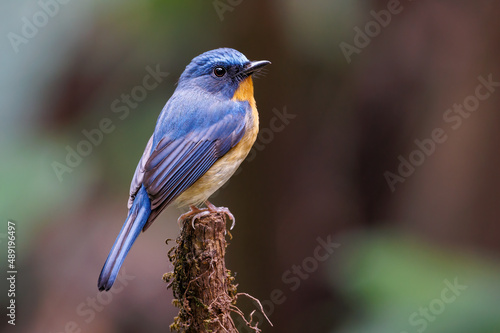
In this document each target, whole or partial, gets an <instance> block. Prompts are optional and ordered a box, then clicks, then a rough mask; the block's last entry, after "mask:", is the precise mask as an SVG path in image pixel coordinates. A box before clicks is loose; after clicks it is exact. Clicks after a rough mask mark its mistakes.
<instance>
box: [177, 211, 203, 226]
mask: <svg viewBox="0 0 500 333" xmlns="http://www.w3.org/2000/svg"><path fill="white" fill-rule="evenodd" d="M208 214H210V212H209V211H208V209H207V208H201V209H200V208H198V207H196V206H189V212H187V213H184V214H182V215H181V216H179V218H178V219H177V224H178V225H179V229H182V226H181V223H182V221H184V220H186V219H188V218H191V223H192V225H193V229H194V221H196V219H199V218H200V217H202V216H205V215H208Z"/></svg>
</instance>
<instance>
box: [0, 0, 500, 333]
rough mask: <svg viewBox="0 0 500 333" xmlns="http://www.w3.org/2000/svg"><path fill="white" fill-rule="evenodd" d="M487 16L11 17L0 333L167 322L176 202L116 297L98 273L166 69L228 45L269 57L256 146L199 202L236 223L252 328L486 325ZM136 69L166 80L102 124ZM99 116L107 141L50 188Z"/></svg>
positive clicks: (460, 328)
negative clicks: (13, 236)
mask: <svg viewBox="0 0 500 333" xmlns="http://www.w3.org/2000/svg"><path fill="white" fill-rule="evenodd" d="M61 2H64V1H61ZM40 13H42V14H40ZM44 13H45V14H44ZM499 13H500V3H498V2H497V1H493V0H490V1H488V0H480V1H452V0H449V1H424V0H422V1H409V0H408V1H407V0H403V1H396V0H390V1H347V0H334V1H307V2H304V1H297V0H293V1H284V0H282V1H262V0H260V1H243V0H242V1H229V0H216V1H199V0H198V1H186V2H182V3H178V2H173V1H157V0H147V1H142V2H140V3H138V2H132V1H120V2H118V1H111V2H107V3H101V2H97V1H87V2H83V3H82V2H76V1H73V2H68V3H65V4H63V3H60V2H56V0H53V1H51V0H42V1H41V2H36V1H24V2H15V3H14V2H13V3H8V4H4V5H3V10H2V11H1V14H0V15H1V17H2V20H0V22H2V23H1V26H2V33H3V35H4V36H5V38H3V39H2V42H1V43H2V48H1V50H2V51H1V56H2V61H1V63H0V66H1V67H0V68H1V69H2V76H1V79H0V85H1V87H2V89H0V94H1V98H0V101H1V102H0V103H2V104H3V106H2V110H1V121H0V126H1V131H0V149H1V150H0V151H1V154H2V155H1V157H2V158H1V162H0V170H1V171H2V172H1V173H0V177H1V182H0V184H1V185H0V199H1V200H0V208H1V209H0V214H1V215H0V217H1V219H2V221H4V222H5V224H3V223H2V225H4V227H2V229H1V230H0V247H1V248H2V250H1V252H0V253H6V248H7V242H6V221H7V220H8V219H10V220H13V221H15V222H16V223H17V252H18V255H17V265H18V275H17V290H16V291H17V292H16V304H17V318H16V319H17V321H16V326H15V327H13V326H11V325H8V324H7V320H8V318H7V317H6V316H5V315H4V316H3V319H2V321H1V322H0V327H1V328H2V331H5V332H50V333H60V332H93V333H100V332H165V331H167V330H168V326H169V325H170V323H171V322H172V321H173V317H174V316H175V315H176V313H177V309H176V308H174V307H173V306H172V305H171V300H172V293H171V291H170V290H167V289H166V285H165V283H163V282H162V280H161V277H162V274H163V273H164V272H167V271H169V270H170V269H171V266H170V264H169V263H168V260H167V257H166V254H167V251H168V250H169V249H170V247H171V245H165V240H166V239H168V238H170V239H173V238H175V237H177V235H178V233H179V230H178V227H177V224H176V223H175V221H176V219H177V216H178V215H179V214H180V213H181V210H179V209H176V208H174V207H172V208H169V209H168V210H167V211H165V213H163V214H162V215H161V217H160V218H159V219H158V220H157V222H156V223H155V224H154V225H153V226H152V227H151V228H150V229H149V230H148V232H146V233H144V234H142V235H141V236H140V237H139V239H138V241H137V242H136V244H135V245H134V247H133V249H132V250H131V252H130V253H129V255H128V257H127V260H126V261H125V264H124V266H123V272H124V273H125V274H124V275H123V276H122V279H121V280H119V281H118V282H117V284H116V285H115V287H114V289H115V290H114V291H113V292H111V293H108V294H100V293H98V291H97V286H96V284H97V277H98V274H99V272H100V269H101V267H102V264H103V263H104V260H105V259H106V256H107V254H108V251H109V249H110V247H111V245H112V243H113V241H114V239H115V237H116V235H117V233H118V231H119V229H120V228H121V225H122V223H123V221H124V219H125V217H126V213H127V210H126V203H127V198H128V188H129V185H130V180H131V177H132V175H133V172H134V170H135V166H136V164H137V162H138V160H139V158H140V156H141V154H142V152H143V150H144V147H145V144H146V142H147V140H148V138H149V136H150V135H151V133H152V131H153V129H154V125H155V121H156V118H157V116H158V114H159V112H160V111H161V109H162V107H163V105H164V104H165V102H166V101H167V100H168V98H169V97H170V95H171V94H172V92H173V90H174V89H175V84H176V82H177V79H178V77H179V75H180V74H181V73H182V71H183V69H184V67H185V66H186V65H187V64H188V63H189V61H190V60H191V59H192V58H193V57H195V56H196V55H198V54H200V53H202V52H204V51H207V50H210V49H214V48H218V47H223V46H224V47H232V48H235V49H237V50H239V51H241V52H243V53H244V54H245V55H246V56H247V57H248V58H250V59H252V60H262V59H267V60H270V61H272V65H271V66H269V68H268V70H267V73H266V75H264V76H261V77H260V78H258V79H257V80H256V81H255V94H256V100H257V104H258V107H259V111H260V117H261V126H260V127H261V133H262V134H261V136H260V137H259V139H258V140H257V145H256V146H255V148H254V151H253V153H252V154H251V156H250V158H249V160H248V161H245V162H244V163H243V164H242V166H241V170H240V172H239V173H238V174H237V175H235V176H234V177H233V178H232V179H231V181H230V182H229V184H228V185H227V186H225V187H224V188H223V189H222V190H221V191H219V192H218V193H217V195H216V196H215V197H214V198H213V200H212V201H213V202H214V203H215V204H216V205H221V206H222V205H223V206H227V207H229V208H230V209H231V211H232V212H233V214H234V215H235V216H236V218H237V220H238V221H237V225H236V228H235V229H234V231H233V232H232V234H233V239H232V240H231V242H230V243H231V244H230V247H229V249H228V252H229V254H228V263H227V265H228V267H229V268H230V269H231V270H232V271H234V272H237V276H236V278H237V282H238V283H239V290H240V291H243V292H247V293H249V294H251V295H253V296H255V297H257V298H259V299H261V300H262V301H264V303H265V305H266V309H267V313H268V315H269V317H270V319H271V321H272V322H273V324H274V327H270V326H269V325H268V324H265V323H264V324H263V325H262V328H263V331H264V332H332V333H333V332H336V333H337V332H341V333H351V332H352V333H359V332H366V333H368V332H370V333H374V332H375V333H378V332H381V333H382V332H384V333H386V332H395V333H404V332H406V333H413V332H419V333H421V332H424V331H427V332H450V333H451V332H453V333H456V332H464V333H465V332H467V333H469V332H480V333H483V332H485V333H489V332H491V333H498V332H500V310H499V309H500V278H499V276H500V275H499V274H500V263H499V259H500V255H499V251H500V245H499V244H500V224H499V222H500V221H499V220H500V173H499V171H498V170H500V158H499V148H498V146H499V142H500V134H499V133H500V113H499V106H500V68H499V67H500V62H499V59H500V23H499V22H500V21H499V20H498V14H499ZM27 22H28V23H27ZM30 25H32V26H30ZM367 29H368V30H367ZM370 29H371V30H370ZM360 31H361V33H360ZM347 44H348V45H349V46H346V45H347ZM346 50H349V51H348V52H347V53H346ZM346 54H347V55H346ZM148 67H149V68H150V69H155V68H158V67H159V68H160V69H161V71H162V72H168V73H169V75H168V76H166V77H163V78H161V82H158V83H159V84H158V86H157V87H156V88H155V89H152V90H151V91H147V96H144V98H141V100H140V101H139V100H135V102H136V104H131V106H128V107H126V108H127V109H128V113H122V112H119V113H116V112H114V111H115V110H116V105H120V106H122V107H124V106H125V105H126V104H125V103H124V102H123V101H121V100H122V96H123V95H122V94H129V95H130V94H132V95H133V93H134V91H135V92H137V91H138V89H140V88H137V87H138V86H139V87H140V86H142V85H143V79H144V77H145V75H147V74H148V69H147V68H148ZM479 78H482V79H479ZM485 81H492V82H493V83H491V82H490V84H488V85H487V86H484V82H485ZM496 82H499V83H496ZM480 85H483V87H481V88H478V86H480ZM478 89H479V90H478ZM477 91H480V92H481V93H482V96H484V95H485V94H487V95H488V96H487V97H485V98H483V100H480V99H479V98H477V97H475V96H476V93H477ZM116 100H118V101H119V102H118V103H120V104H113V103H114V102H115V101H116ZM476 102H477V103H476ZM464 103H465V104H466V105H464ZM467 103H469V104H467ZM475 103H476V104H475ZM113 105H115V107H113ZM132 105H134V106H132ZM461 105H464V106H463V108H462V111H461V113H460V112H458V111H454V110H458V108H460V106H461ZM471 105H472V106H471ZM454 107H455V109H454ZM468 109H471V110H473V111H470V112H469V111H467V110H468ZM463 110H465V111H463ZM120 116H121V118H120ZM106 118H107V119H110V121H111V122H112V125H113V130H111V131H110V133H104V134H103V137H102V140H101V141H100V142H99V143H98V144H96V145H92V146H91V148H90V150H91V151H89V152H88V154H87V156H83V157H82V160H81V161H80V162H78V163H76V162H75V163H76V164H77V165H76V166H74V167H71V168H70V169H71V170H72V171H71V172H63V173H60V174H59V176H58V173H57V172H56V171H54V166H55V165H58V164H55V163H54V162H57V163H61V164H66V161H65V159H66V155H67V154H68V150H67V149H68V148H67V147H69V148H70V149H75V150H76V149H78V145H79V144H80V145H81V142H82V140H86V137H85V136H84V134H83V133H82V131H84V130H86V131H91V130H93V129H96V128H98V127H99V124H100V122H101V121H102V120H103V119H106ZM276 119H278V120H276ZM276 124H278V125H277V126H278V127H277V126H275V125H276ZM436 130H438V131H439V130H440V131H441V132H440V133H441V134H442V135H441V138H443V137H445V138H446V139H445V140H444V142H442V143H436V142H434V143H433V144H431V143H429V142H430V141H429V140H431V139H432V137H433V134H432V133H433V132H434V131H436ZM416 140H417V142H425V143H427V146H424V147H427V148H419V145H418V144H417V143H416V142H415V141H416ZM82 149H83V148H82ZM426 149H427V153H428V154H426ZM402 161H406V162H402ZM412 161H413V162H415V163H414V164H418V165H416V166H409V164H408V163H410V164H411V163H412ZM402 164H405V165H406V169H405V166H401V165H402ZM401 170H402V171H403V173H405V172H404V171H405V170H406V171H407V173H406V176H402V175H401V173H400V171H401ZM389 173H391V175H392V176H390V177H392V178H391V179H392V181H393V183H392V185H391V184H390V183H389V182H388V181H387V177H388V174H389ZM398 177H399V178H398ZM328 242H330V243H333V245H332V246H331V247H328V246H326V247H324V246H322V244H323V245H324V244H325V243H328ZM3 257H4V258H6V255H4V256H3ZM4 258H2V260H1V262H2V270H3V271H6V270H7V266H6V259H4ZM1 281H2V282H1V283H0V287H1V288H2V291H1V292H0V293H1V294H2V297H1V298H0V300H1V306H2V308H4V309H5V308H6V306H7V305H8V301H9V299H8V298H7V290H8V284H7V282H6V279H2V280H1ZM240 302H241V304H239V305H240V306H241V308H242V309H243V310H245V311H246V313H249V312H251V310H252V309H254V306H253V305H252V303H251V302H250V301H249V300H246V299H241V300H240ZM4 311H5V310H4ZM6 318H7V319H6ZM236 322H237V324H241V321H240V320H238V319H236ZM241 331H242V332H249V330H248V329H244V328H242V330H241Z"/></svg>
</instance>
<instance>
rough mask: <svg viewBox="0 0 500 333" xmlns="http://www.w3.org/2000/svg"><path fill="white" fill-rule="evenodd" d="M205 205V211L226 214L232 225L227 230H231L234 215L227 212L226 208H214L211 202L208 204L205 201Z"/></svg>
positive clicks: (234, 221) (234, 220)
mask: <svg viewBox="0 0 500 333" xmlns="http://www.w3.org/2000/svg"><path fill="white" fill-rule="evenodd" d="M205 205H207V209H208V210H209V211H210V212H211V213H219V214H226V215H227V217H229V219H230V220H231V221H233V223H232V224H231V228H229V230H233V228H234V225H235V224H236V219H235V218H234V215H233V214H232V213H231V211H230V210H229V208H227V207H216V206H214V205H213V204H212V203H211V202H209V201H208V200H207V201H205Z"/></svg>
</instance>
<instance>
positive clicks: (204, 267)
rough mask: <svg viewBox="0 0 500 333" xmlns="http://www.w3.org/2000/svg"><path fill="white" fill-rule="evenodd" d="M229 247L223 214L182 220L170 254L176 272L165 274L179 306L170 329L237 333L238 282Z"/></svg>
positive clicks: (175, 302) (164, 277) (175, 303)
mask: <svg viewBox="0 0 500 333" xmlns="http://www.w3.org/2000/svg"><path fill="white" fill-rule="evenodd" d="M193 224H194V228H193ZM226 246H227V243H226V221H225V216H224V215H223V214H220V213H211V214H209V215H206V216H203V217H201V218H200V219H197V220H196V221H195V222H194V223H192V221H191V219H188V220H185V221H183V227H182V231H181V235H180V236H179V238H178V239H177V245H176V246H174V247H173V248H172V249H171V250H170V251H169V253H168V257H169V259H170V261H171V262H172V264H173V265H174V271H173V272H170V273H166V274H164V276H163V279H164V280H165V282H167V283H168V284H169V285H168V287H169V288H172V290H173V293H174V297H175V298H176V299H174V301H173V303H174V305H176V306H177V307H179V308H180V311H179V315H178V316H177V317H175V320H174V323H173V324H172V325H171V326H170V330H176V331H179V332H238V331H237V329H236V327H235V325H234V322H233V320H232V319H231V316H230V313H231V311H234V309H236V307H235V305H234V303H235V302H236V285H235V284H234V283H233V281H234V277H232V276H231V272H230V271H229V270H227V269H226V264H225V259H224V256H225V253H226Z"/></svg>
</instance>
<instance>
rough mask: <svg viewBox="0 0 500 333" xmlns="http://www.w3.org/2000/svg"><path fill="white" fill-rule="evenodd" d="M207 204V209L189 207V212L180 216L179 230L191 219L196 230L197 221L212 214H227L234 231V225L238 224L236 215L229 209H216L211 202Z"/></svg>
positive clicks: (178, 220)
mask: <svg viewBox="0 0 500 333" xmlns="http://www.w3.org/2000/svg"><path fill="white" fill-rule="evenodd" d="M205 204H206V205H207V208H198V207H196V206H189V208H190V209H189V212H187V213H184V214H182V215H181V216H179V218H178V219H177V224H178V225H179V229H182V226H181V223H182V221H184V220H186V219H188V218H190V219H191V225H192V226H193V229H194V222H195V221H196V220H197V219H200V218H201V217H203V216H207V215H209V214H211V213H219V214H225V215H227V216H228V217H229V219H230V220H231V221H233V223H232V224H231V228H230V229H229V230H233V228H234V225H235V223H236V219H235V218H234V215H233V214H232V213H231V211H229V209H228V208H227V207H216V206H214V205H213V204H212V203H210V202H209V201H205Z"/></svg>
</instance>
